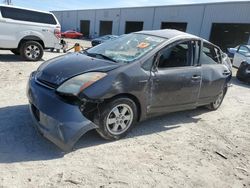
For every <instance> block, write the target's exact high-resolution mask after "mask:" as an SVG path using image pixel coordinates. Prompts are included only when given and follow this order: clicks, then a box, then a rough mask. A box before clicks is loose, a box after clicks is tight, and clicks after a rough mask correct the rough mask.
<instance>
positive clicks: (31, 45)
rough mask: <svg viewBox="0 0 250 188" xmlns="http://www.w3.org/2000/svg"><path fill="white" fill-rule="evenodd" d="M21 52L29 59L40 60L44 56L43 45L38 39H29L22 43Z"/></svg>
mask: <svg viewBox="0 0 250 188" xmlns="http://www.w3.org/2000/svg"><path fill="white" fill-rule="evenodd" d="M20 53H21V55H22V57H23V58H24V59H26V60H28V61H39V60H40V59H41V58H42V57H43V47H42V45H41V44H40V43H38V42H36V41H27V42H25V43H23V44H22V45H21V49H20Z"/></svg>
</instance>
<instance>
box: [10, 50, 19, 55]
mask: <svg viewBox="0 0 250 188" xmlns="http://www.w3.org/2000/svg"><path fill="white" fill-rule="evenodd" d="M10 51H11V52H12V53H13V54H15V55H20V51H19V49H13V50H10Z"/></svg>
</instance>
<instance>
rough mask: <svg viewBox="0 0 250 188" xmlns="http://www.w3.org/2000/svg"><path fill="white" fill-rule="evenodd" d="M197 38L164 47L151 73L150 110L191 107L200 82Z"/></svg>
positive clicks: (153, 111) (166, 110)
mask: <svg viewBox="0 0 250 188" xmlns="http://www.w3.org/2000/svg"><path fill="white" fill-rule="evenodd" d="M196 45H197V42H196V41H191V40H190V41H189V40H188V41H181V42H177V43H174V44H171V45H168V46H167V47H165V48H163V49H162V50H161V51H160V52H159V54H158V60H157V62H156V64H157V68H156V69H155V71H153V72H152V77H151V79H152V89H151V95H150V97H151V98H150V108H149V111H150V113H161V112H162V113H164V112H171V111H177V110H183V109H189V108H193V107H194V106H195V105H196V102H197V99H198V94H199V90H200V84H201V68H200V67H199V66H197V61H198V59H197V58H196V57H197V53H196V52H195V51H196V48H195V46H196Z"/></svg>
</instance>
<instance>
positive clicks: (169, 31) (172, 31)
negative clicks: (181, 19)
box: [136, 29, 200, 39]
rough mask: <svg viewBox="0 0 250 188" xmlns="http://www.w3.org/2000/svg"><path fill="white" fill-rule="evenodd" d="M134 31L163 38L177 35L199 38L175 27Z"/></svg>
mask: <svg viewBox="0 0 250 188" xmlns="http://www.w3.org/2000/svg"><path fill="white" fill-rule="evenodd" d="M136 33H140V34H147V35H154V36H158V37H163V38H166V39H171V38H174V37H178V36H183V37H189V38H190V37H191V38H200V37H197V36H195V35H191V34H189V33H185V32H182V31H178V30H176V29H161V30H150V31H139V32H136Z"/></svg>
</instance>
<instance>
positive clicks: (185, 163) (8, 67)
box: [0, 40, 250, 188]
mask: <svg viewBox="0 0 250 188" xmlns="http://www.w3.org/2000/svg"><path fill="white" fill-rule="evenodd" d="M70 42H71V43H70V44H72V45H73V43H74V42H75V41H72V40H70ZM80 42H81V43H82V41H80ZM82 44H83V45H84V46H88V45H89V42H84V43H82ZM58 55H60V54H58V53H51V52H46V53H45V55H44V60H47V59H50V58H52V57H55V56H58ZM42 62H43V61H41V62H25V61H22V60H21V59H20V58H19V57H18V56H14V55H12V54H11V52H9V51H1V50H0V187H11V188H12V187H62V186H65V187H83V186H85V187H181V188H182V187H220V188H222V187H237V188H238V187H250V86H249V85H245V84H243V83H240V82H239V81H237V80H236V79H235V77H234V78H233V81H232V83H233V86H232V87H231V88H230V89H229V91H228V93H227V95H226V97H225V100H224V102H223V104H222V106H221V107H220V108H219V109H218V110H217V111H212V112H211V111H208V110H206V109H204V108H198V109H196V110H191V111H185V112H178V113H172V114H168V115H165V116H162V117H158V118H154V119H151V120H148V121H145V122H142V123H139V124H138V125H137V126H136V127H135V128H134V129H133V130H132V132H131V133H130V134H129V135H128V136H127V137H126V138H125V139H122V140H119V141H116V142H108V141H105V140H103V139H102V138H100V136H99V135H98V134H97V133H96V132H95V131H90V132H88V133H87V134H85V135H84V136H83V137H82V138H81V139H80V141H79V142H78V143H77V145H76V147H75V150H74V151H73V152H71V153H63V152H62V151H61V150H59V149H58V148H57V147H56V146H55V145H54V144H52V143H50V142H49V141H47V140H46V139H44V138H43V137H41V136H40V135H39V134H38V133H37V132H36V131H35V130H34V128H33V127H32V121H31V117H30V115H29V111H28V105H27V103H28V101H27V98H26V94H25V88H26V83H27V80H28V76H29V74H30V73H31V72H32V71H34V70H35V69H36V68H37V67H38V66H39V65H40V64H41V63H42Z"/></svg>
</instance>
